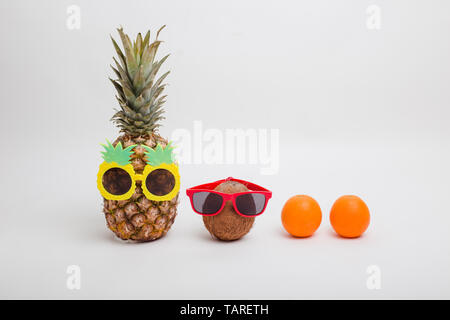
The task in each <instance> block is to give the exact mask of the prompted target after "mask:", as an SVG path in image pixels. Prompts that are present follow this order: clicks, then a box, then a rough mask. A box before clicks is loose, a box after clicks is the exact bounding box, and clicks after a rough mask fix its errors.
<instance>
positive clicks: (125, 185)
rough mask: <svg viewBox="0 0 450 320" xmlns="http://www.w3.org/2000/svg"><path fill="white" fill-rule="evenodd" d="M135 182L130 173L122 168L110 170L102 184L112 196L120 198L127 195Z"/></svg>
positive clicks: (104, 176) (105, 174) (104, 175)
mask: <svg viewBox="0 0 450 320" xmlns="http://www.w3.org/2000/svg"><path fill="white" fill-rule="evenodd" d="M132 183H133V181H132V179H131V177H130V175H129V173H128V172H126V171H125V170H123V169H121V168H111V169H108V170H107V171H106V172H105V173H104V174H103V177H102V184H103V187H104V188H105V190H106V191H108V192H109V193H110V194H112V195H115V196H119V195H122V194H126V193H127V192H128V191H129V190H130V188H131V185H132Z"/></svg>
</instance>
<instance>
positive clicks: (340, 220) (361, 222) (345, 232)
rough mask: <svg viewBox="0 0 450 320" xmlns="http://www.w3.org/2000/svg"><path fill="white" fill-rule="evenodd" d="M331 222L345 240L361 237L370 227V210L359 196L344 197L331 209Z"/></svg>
mask: <svg viewBox="0 0 450 320" xmlns="http://www.w3.org/2000/svg"><path fill="white" fill-rule="evenodd" d="M330 222H331V225H332V226H333V229H334V231H336V233H337V234H338V235H340V236H342V237H345V238H356V237H359V236H360V235H362V234H363V233H364V231H366V229H367V227H368V226H369V223H370V213H369V208H368V207H367V205H366V204H365V203H364V201H362V200H361V198H359V197H357V196H353V195H347V196H342V197H340V198H339V199H337V200H336V201H335V202H334V204H333V207H332V208H331V211H330Z"/></svg>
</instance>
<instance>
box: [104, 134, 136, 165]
mask: <svg viewBox="0 0 450 320" xmlns="http://www.w3.org/2000/svg"><path fill="white" fill-rule="evenodd" d="M106 142H107V144H106V145H105V144H102V147H103V148H105V151H102V157H103V160H105V162H108V163H111V162H116V163H117V164H118V165H120V166H125V165H127V164H129V163H130V157H131V155H132V154H133V151H132V149H133V148H134V147H136V145H132V146H129V147H126V148H125V149H123V148H122V143H120V142H119V143H118V144H117V145H116V147H115V148H114V146H113V145H112V144H111V142H109V141H108V140H106Z"/></svg>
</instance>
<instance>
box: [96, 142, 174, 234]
mask: <svg viewBox="0 0 450 320" xmlns="http://www.w3.org/2000/svg"><path fill="white" fill-rule="evenodd" d="M119 142H121V143H122V145H123V146H131V145H135V144H137V146H136V147H135V148H134V153H133V155H132V157H131V164H132V165H133V168H134V170H135V172H136V173H139V174H141V173H142V171H143V169H144V167H145V164H146V162H145V154H144V151H145V149H144V148H143V147H142V146H141V145H146V146H148V147H150V148H154V147H156V145H157V143H159V144H161V145H162V146H163V147H165V146H166V145H167V140H165V139H164V138H162V137H160V136H158V135H147V136H139V137H131V136H129V135H122V136H120V137H119V138H117V140H116V141H114V143H113V145H114V146H115V145H117V143H119ZM177 205H178V195H177V196H176V197H175V198H173V199H172V200H170V201H151V200H148V199H147V198H146V197H145V195H144V193H143V192H142V188H141V182H140V181H138V182H137V187H136V190H135V192H134V194H133V195H132V197H131V198H130V199H128V200H119V201H117V200H107V199H104V202H103V212H104V214H105V218H106V224H107V226H108V228H109V229H110V230H111V231H113V232H114V233H115V234H116V235H117V236H118V237H119V238H121V239H123V240H136V241H152V240H156V239H159V238H161V237H162V236H164V235H165V234H166V233H167V231H169V229H170V228H171V226H172V224H173V222H174V220H175V217H176V215H177Z"/></svg>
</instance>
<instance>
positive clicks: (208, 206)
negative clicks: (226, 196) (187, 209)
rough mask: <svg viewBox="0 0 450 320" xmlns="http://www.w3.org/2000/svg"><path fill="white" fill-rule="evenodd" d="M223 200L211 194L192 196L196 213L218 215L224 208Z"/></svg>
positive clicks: (200, 193) (204, 193)
mask: <svg viewBox="0 0 450 320" xmlns="http://www.w3.org/2000/svg"><path fill="white" fill-rule="evenodd" d="M222 203H223V198H222V197H221V196H219V195H218V194H215V193H211V192H204V191H202V192H196V193H194V195H193V196H192V204H193V206H194V209H195V211H197V212H199V213H202V214H214V213H217V212H218V211H219V210H220V208H221V207H222Z"/></svg>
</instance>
